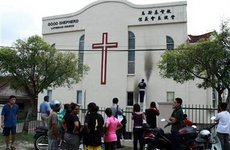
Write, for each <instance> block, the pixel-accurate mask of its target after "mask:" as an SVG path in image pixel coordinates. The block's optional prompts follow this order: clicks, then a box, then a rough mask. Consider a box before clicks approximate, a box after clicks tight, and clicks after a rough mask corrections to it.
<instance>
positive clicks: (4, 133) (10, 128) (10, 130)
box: [3, 126, 16, 136]
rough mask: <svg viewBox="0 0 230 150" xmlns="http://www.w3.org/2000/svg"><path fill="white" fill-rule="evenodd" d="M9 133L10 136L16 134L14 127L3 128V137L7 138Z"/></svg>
mask: <svg viewBox="0 0 230 150" xmlns="http://www.w3.org/2000/svg"><path fill="white" fill-rule="evenodd" d="M10 132H11V134H12V135H15V134H16V126H12V127H4V128H3V135H4V136H9V135H10Z"/></svg>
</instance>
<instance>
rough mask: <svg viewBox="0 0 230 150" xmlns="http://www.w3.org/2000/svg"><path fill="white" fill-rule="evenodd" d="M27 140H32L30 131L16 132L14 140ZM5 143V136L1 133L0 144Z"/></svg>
mask: <svg viewBox="0 0 230 150" xmlns="http://www.w3.org/2000/svg"><path fill="white" fill-rule="evenodd" d="M22 141H27V142H28V143H33V142H34V135H33V134H32V133H28V134H23V133H17V134H16V142H22ZM4 143H5V137H4V136H3V135H2V134H1V136H0V144H4Z"/></svg>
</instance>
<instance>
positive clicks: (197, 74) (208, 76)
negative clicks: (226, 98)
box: [159, 24, 230, 94]
mask: <svg viewBox="0 0 230 150" xmlns="http://www.w3.org/2000/svg"><path fill="white" fill-rule="evenodd" d="M229 44H230V32H229V28H227V25H226V24H224V25H222V29H221V33H217V32H214V33H213V35H212V36H211V37H210V38H209V39H208V40H203V41H199V42H197V43H196V44H190V43H184V44H181V45H179V46H178V47H177V48H176V49H175V50H172V51H166V52H165V53H164V54H163V55H162V56H161V58H162V59H161V61H160V62H159V68H160V75H161V76H162V77H164V78H171V79H173V80H175V81H176V82H178V83H184V82H185V81H188V80H194V79H196V78H199V79H201V82H200V83H199V84H198V85H197V86H198V87H200V88H205V89H206V88H210V87H212V88H214V89H216V90H217V91H218V93H219V94H221V93H222V91H223V89H225V88H227V89H228V90H229V91H230V48H229Z"/></svg>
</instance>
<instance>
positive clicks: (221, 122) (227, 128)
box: [215, 103, 230, 150]
mask: <svg viewBox="0 0 230 150" xmlns="http://www.w3.org/2000/svg"><path fill="white" fill-rule="evenodd" d="M226 108H227V103H221V104H220V112H219V113H218V114H217V116H216V119H215V121H217V122H218V125H217V129H216V132H217V136H218V137H219V139H220V142H221V147H222V150H230V145H229V134H230V113H229V112H228V111H226Z"/></svg>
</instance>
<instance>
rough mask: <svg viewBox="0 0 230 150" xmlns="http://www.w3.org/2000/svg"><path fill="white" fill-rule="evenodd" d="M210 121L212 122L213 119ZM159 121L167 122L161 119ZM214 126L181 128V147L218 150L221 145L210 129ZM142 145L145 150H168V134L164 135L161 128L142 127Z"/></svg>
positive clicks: (190, 149) (169, 143)
mask: <svg viewBox="0 0 230 150" xmlns="http://www.w3.org/2000/svg"><path fill="white" fill-rule="evenodd" d="M211 120H213V117H212V118H211ZM161 121H167V120H166V119H161ZM168 125H169V124H167V125H166V126H168ZM215 125H216V124H212V125H211V126H209V127H207V128H203V129H197V127H196V126H195V125H193V126H192V127H183V128H181V129H180V130H179V136H180V137H181V139H182V143H181V147H183V149H184V150H220V149H221V144H220V141H219V138H218V137H217V136H216V135H214V134H212V133H211V129H212V128H213V127H215ZM166 126H165V127H166ZM144 144H145V150H157V149H160V150H170V149H171V141H170V133H164V131H163V129H161V128H154V129H151V128H148V127H144Z"/></svg>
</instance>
